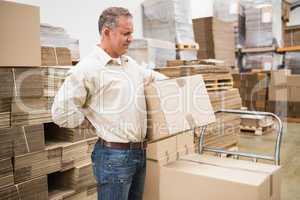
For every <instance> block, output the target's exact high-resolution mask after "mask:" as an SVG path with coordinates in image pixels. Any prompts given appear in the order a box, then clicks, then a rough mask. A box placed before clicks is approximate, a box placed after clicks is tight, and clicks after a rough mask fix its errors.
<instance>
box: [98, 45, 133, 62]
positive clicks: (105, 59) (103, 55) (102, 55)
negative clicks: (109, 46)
mask: <svg viewBox="0 0 300 200" xmlns="http://www.w3.org/2000/svg"><path fill="white" fill-rule="evenodd" d="M96 53H97V54H98V55H99V59H101V61H102V62H103V65H104V66H106V65H108V64H113V65H124V64H125V63H127V62H128V59H127V57H126V56H121V57H119V58H112V57H111V56H110V55H108V53H106V52H105V51H104V50H103V49H102V48H101V47H99V46H98V45H97V46H96Z"/></svg>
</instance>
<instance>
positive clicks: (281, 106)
mask: <svg viewBox="0 0 300 200" xmlns="http://www.w3.org/2000/svg"><path fill="white" fill-rule="evenodd" d="M299 81H300V76H299V75H293V74H291V72H290V70H278V71H272V72H271V82H270V89H269V104H268V109H269V111H271V112H274V113H276V114H278V115H281V116H285V117H286V116H288V117H295V118H298V117H299V113H300V112H299V102H300V96H299V94H298V91H299V87H300V85H299V83H300V82H299Z"/></svg>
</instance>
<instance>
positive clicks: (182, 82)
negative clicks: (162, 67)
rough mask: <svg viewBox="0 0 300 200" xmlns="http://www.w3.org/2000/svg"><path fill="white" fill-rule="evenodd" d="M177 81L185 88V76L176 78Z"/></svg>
mask: <svg viewBox="0 0 300 200" xmlns="http://www.w3.org/2000/svg"><path fill="white" fill-rule="evenodd" d="M176 82H177V85H178V86H179V87H180V88H183V87H184V86H185V85H186V80H185V79H183V78H179V79H176Z"/></svg>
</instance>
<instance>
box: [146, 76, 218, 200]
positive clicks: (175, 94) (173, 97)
mask: <svg viewBox="0 0 300 200" xmlns="http://www.w3.org/2000/svg"><path fill="white" fill-rule="evenodd" d="M145 95H146V102H147V113H148V129H147V137H148V140H149V145H148V148H147V174H146V183H145V193H144V199H145V200H148V199H149V200H150V199H151V200H153V199H156V200H158V199H161V197H160V196H161V194H162V192H163V191H162V190H160V187H161V186H160V185H161V176H162V174H161V169H162V166H164V165H166V164H168V163H172V162H174V161H176V160H177V159H178V158H180V157H181V156H183V155H186V154H191V153H194V152H195V143H194V129H195V128H197V127H201V126H205V125H207V124H210V123H212V122H214V120H215V116H214V113H213V109H212V106H211V104H210V101H209V96H208V94H207V92H206V89H205V84H204V81H203V79H202V76H201V75H195V76H190V77H182V78H177V79H170V80H165V81H160V82H156V83H152V84H150V85H149V86H147V87H146V88H145Z"/></svg>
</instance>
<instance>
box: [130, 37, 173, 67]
mask: <svg viewBox="0 0 300 200" xmlns="http://www.w3.org/2000/svg"><path fill="white" fill-rule="evenodd" d="M128 55H129V56H130V57H131V58H133V59H134V60H136V61H137V62H138V63H139V64H140V65H142V66H144V67H145V68H151V69H153V68H156V67H163V66H166V64H167V60H174V59H175V58H176V51H175V44H174V43H172V42H169V41H163V40H157V39H146V38H143V39H134V40H133V41H132V43H131V44H130V46H129V50H128Z"/></svg>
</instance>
